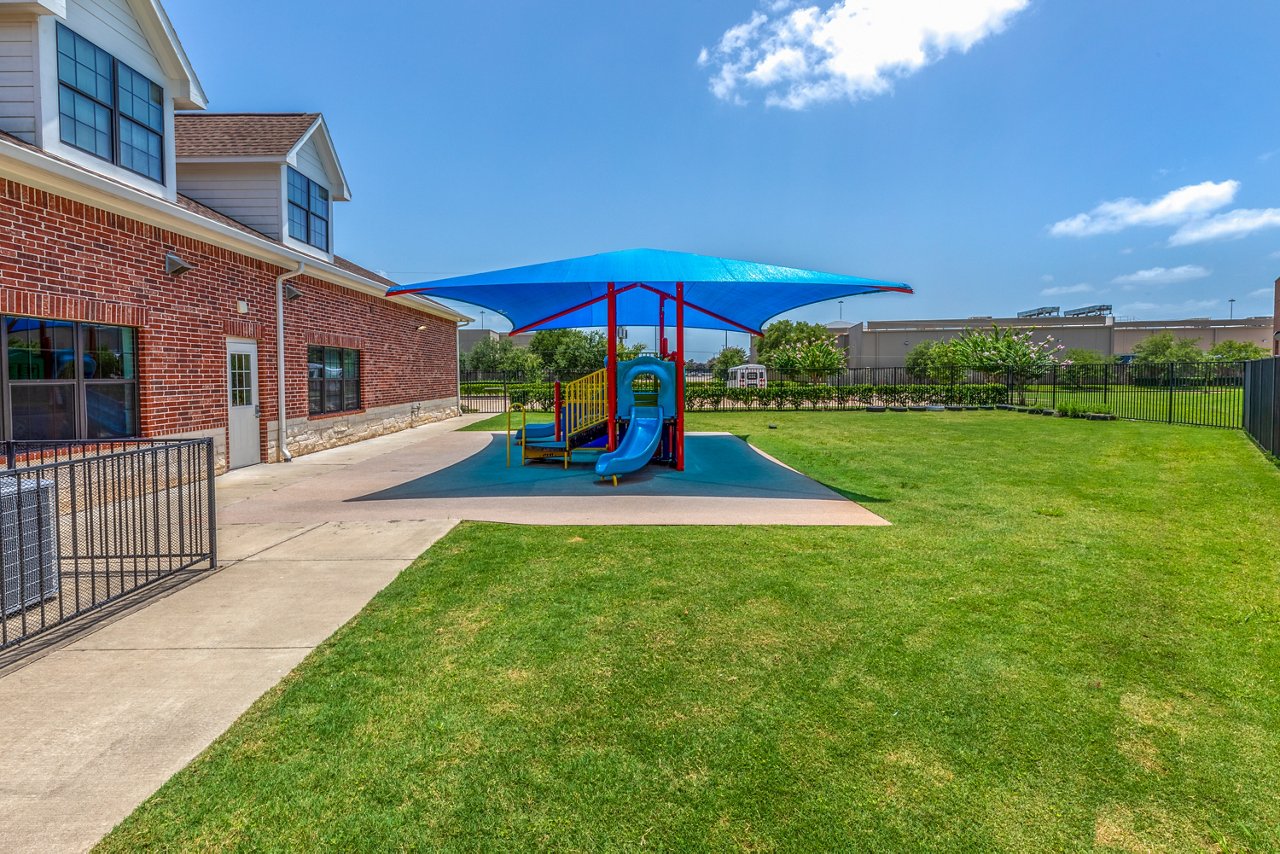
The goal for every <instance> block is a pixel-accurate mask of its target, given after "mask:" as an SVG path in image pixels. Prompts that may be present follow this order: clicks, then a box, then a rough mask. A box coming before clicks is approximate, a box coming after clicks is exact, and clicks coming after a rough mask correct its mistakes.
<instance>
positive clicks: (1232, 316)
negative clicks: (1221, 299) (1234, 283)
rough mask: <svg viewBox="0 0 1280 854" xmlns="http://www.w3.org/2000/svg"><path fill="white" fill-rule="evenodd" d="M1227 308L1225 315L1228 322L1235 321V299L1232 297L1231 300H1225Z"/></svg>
mask: <svg viewBox="0 0 1280 854" xmlns="http://www.w3.org/2000/svg"><path fill="white" fill-rule="evenodd" d="M1227 306H1228V308H1227V310H1228V312H1229V313H1228V314H1227V318H1228V319H1229V320H1235V319H1236V298H1235V297H1232V298H1231V299H1229V300H1227Z"/></svg>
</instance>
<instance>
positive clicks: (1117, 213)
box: [1049, 181, 1240, 237]
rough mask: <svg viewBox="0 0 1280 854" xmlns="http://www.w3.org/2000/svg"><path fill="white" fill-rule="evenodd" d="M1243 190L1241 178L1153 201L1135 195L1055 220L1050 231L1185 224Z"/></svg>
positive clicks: (1069, 233)
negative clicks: (1143, 200)
mask: <svg viewBox="0 0 1280 854" xmlns="http://www.w3.org/2000/svg"><path fill="white" fill-rule="evenodd" d="M1239 189H1240V182H1239V181H1221V182H1214V181H1205V182H1203V183H1200V184H1190V185H1188V186H1186V187H1179V188H1178V189H1176V190H1173V191H1172V192H1170V193H1166V194H1165V195H1163V196H1161V197H1160V198H1158V199H1156V200H1155V201H1153V202H1140V201H1138V200H1137V199H1132V198H1125V199H1116V200H1114V201H1110V202H1103V203H1102V204H1100V205H1098V206H1097V207H1096V208H1094V209H1093V210H1091V211H1089V212H1088V213H1081V214H1076V215H1075V216H1073V217H1070V218H1068V219H1064V220H1061V221H1059V222H1055V223H1054V224H1053V225H1052V226H1050V227H1049V233H1050V234H1052V235H1054V236H1055V237H1089V236H1092V235H1095V234H1112V233H1114V232H1117V231H1124V230H1125V229H1126V228H1133V227H1134V226H1141V225H1182V224H1183V223H1188V222H1191V221H1192V220H1195V219H1197V218H1199V217H1203V216H1205V215H1206V214H1209V213H1211V212H1213V211H1215V210H1217V209H1219V208H1222V207H1225V206H1226V205H1229V204H1231V202H1232V201H1234V200H1235V197H1236V192H1237V191H1239Z"/></svg>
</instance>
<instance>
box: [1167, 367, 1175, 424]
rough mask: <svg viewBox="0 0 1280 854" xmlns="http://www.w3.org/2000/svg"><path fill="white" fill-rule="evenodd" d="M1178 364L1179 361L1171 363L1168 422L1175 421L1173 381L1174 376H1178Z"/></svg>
mask: <svg viewBox="0 0 1280 854" xmlns="http://www.w3.org/2000/svg"><path fill="white" fill-rule="evenodd" d="M1176 365H1177V362H1170V363H1169V417H1168V419H1167V423H1169V424H1172V423H1173V382H1174V377H1175V376H1177V370H1176V368H1175V366H1176Z"/></svg>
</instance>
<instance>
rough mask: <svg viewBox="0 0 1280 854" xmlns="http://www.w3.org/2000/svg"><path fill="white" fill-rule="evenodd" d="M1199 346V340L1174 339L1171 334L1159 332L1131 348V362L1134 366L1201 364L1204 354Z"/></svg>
mask: <svg viewBox="0 0 1280 854" xmlns="http://www.w3.org/2000/svg"><path fill="white" fill-rule="evenodd" d="M1199 344H1200V339H1199V338H1176V337H1174V334H1173V333H1172V332H1160V333H1158V334H1156V335H1152V336H1151V337H1150V338H1146V339H1144V340H1142V341H1139V342H1138V343H1137V344H1135V345H1134V346H1133V362H1134V364H1135V365H1155V364H1160V363H1162V362H1202V361H1204V357H1205V354H1204V351H1203V350H1201V349H1200V347H1199Z"/></svg>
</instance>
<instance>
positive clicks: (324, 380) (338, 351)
mask: <svg viewBox="0 0 1280 854" xmlns="http://www.w3.org/2000/svg"><path fill="white" fill-rule="evenodd" d="M317 351H318V352H319V353H320V358H319V360H316V359H315V358H314V355H313V354H315V353H316V352H317ZM331 353H332V354H334V355H335V356H336V359H337V364H338V369H339V371H340V372H341V376H339V377H336V378H334V377H329V376H328V375H327V374H326V375H324V376H319V377H313V376H311V366H312V365H314V364H317V362H318V363H319V364H321V365H325V366H327V365H328V364H329V355H330V354H331ZM349 356H354V358H355V376H354V377H349V376H347V375H346V374H347V368H348V361H347V359H348V357H349ZM362 362H363V359H362V358H361V352H360V350H357V349H355V348H353V347H330V346H327V345H325V344H308V345H307V417H308V418H323V417H326V416H329V415H341V414H342V413H344V412H360V411H362V410H363V409H364V394H363V392H364V390H363V389H362V388H361V386H362V384H363V380H364V368H363V366H362V364H361V363H362ZM326 370H327V369H326ZM332 382H337V383H338V386H337V391H336V393H334V394H333V395H332V396H333V397H336V404H337V406H336V408H331V407H330V397H331V394H330V391H329V389H330V383H332ZM317 387H318V389H319V395H320V406H319V409H316V408H315V406H314V404H313V403H312V400H313V396H314V394H315V390H316V389H317ZM353 392H354V395H355V406H354V407H351V406H347V403H346V401H347V398H348V396H349V394H351V393H353Z"/></svg>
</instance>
